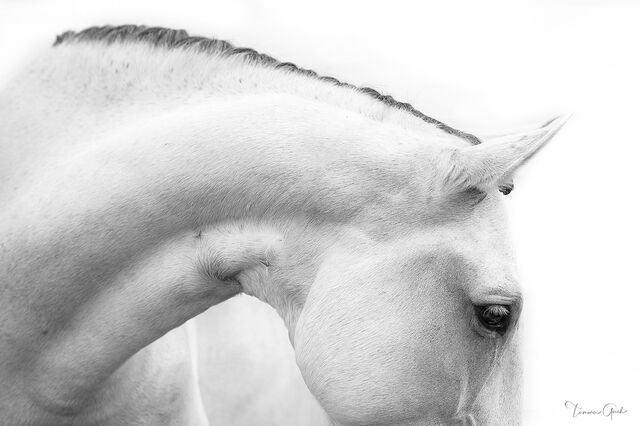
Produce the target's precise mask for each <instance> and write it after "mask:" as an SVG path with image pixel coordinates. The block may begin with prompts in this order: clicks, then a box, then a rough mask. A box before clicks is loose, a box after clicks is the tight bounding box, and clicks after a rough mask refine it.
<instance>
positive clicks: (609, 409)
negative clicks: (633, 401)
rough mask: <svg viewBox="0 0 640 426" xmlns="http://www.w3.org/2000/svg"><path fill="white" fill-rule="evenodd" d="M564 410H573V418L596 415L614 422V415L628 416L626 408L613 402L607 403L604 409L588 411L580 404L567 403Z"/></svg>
mask: <svg viewBox="0 0 640 426" xmlns="http://www.w3.org/2000/svg"><path fill="white" fill-rule="evenodd" d="M564 408H566V409H568V410H571V417H574V418H575V417H579V416H588V415H592V416H593V415H595V416H604V417H608V418H609V420H613V415H614V414H626V413H627V410H625V409H624V407H623V406H622V405H621V406H618V405H617V404H614V403H613V402H607V403H606V404H604V405H603V406H602V408H600V409H598V410H592V409H588V408H584V407H581V406H580V405H579V404H577V403H575V402H571V401H566V402H565V403H564Z"/></svg>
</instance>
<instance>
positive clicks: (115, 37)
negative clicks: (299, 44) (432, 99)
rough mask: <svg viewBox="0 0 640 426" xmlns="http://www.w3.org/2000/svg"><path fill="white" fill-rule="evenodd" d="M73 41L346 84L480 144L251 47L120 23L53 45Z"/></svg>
mask: <svg viewBox="0 0 640 426" xmlns="http://www.w3.org/2000/svg"><path fill="white" fill-rule="evenodd" d="M74 42H102V43H106V44H113V43H123V42H124V43H126V42H138V43H139V42H143V43H148V44H150V45H152V46H155V47H159V48H164V49H185V48H189V49H195V50H197V51H199V52H202V53H204V54H215V55H218V56H223V57H229V56H237V57H241V58H242V59H243V60H244V61H246V62H247V63H251V64H259V65H261V66H264V67H270V68H274V69H284V70H286V71H290V72H293V73H296V74H300V75H304V76H307V77H309V78H313V79H316V80H320V81H324V82H327V83H330V84H333V85H335V86H338V87H348V88H350V89H353V90H356V91H358V92H361V93H364V94H366V95H368V96H370V97H371V98H373V99H375V100H377V101H378V102H382V103H383V104H385V105H387V106H390V107H392V108H396V109H399V110H402V111H406V112H408V113H410V114H412V115H413V116H415V117H417V118H419V119H421V120H423V121H425V122H427V123H430V124H433V125H434V126H436V127H437V128H439V129H440V130H443V131H444V132H446V133H449V134H452V135H455V136H458V137H461V138H463V139H466V140H467V141H469V142H470V143H471V144H473V145H477V144H479V143H480V140H479V139H478V138H477V137H476V136H474V135H472V134H469V133H466V132H463V131H461V130H457V129H454V128H453V127H450V126H448V125H446V124H444V123H442V122H440V121H438V120H436V119H434V118H431V117H429V116H427V115H425V114H423V113H422V112H420V111H418V110H417V109H415V108H414V107H413V106H412V105H410V104H408V103H406V102H399V101H397V100H395V99H394V98H393V97H392V96H389V95H383V94H381V93H379V92H378V91H376V90H374V89H372V88H370V87H356V86H354V85H352V84H349V83H344V82H342V81H340V80H338V79H336V78H334V77H328V76H321V75H318V73H316V72H315V71H311V70H308V69H304V68H300V67H298V66H297V65H295V64H293V63H291V62H280V61H278V60H277V59H275V58H273V57H271V56H269V55H265V54H263V53H258V52H256V51H255V50H253V49H249V48H240V47H235V46H234V45H232V44H231V43H229V42H227V41H225V40H218V39H215V38H205V37H193V36H190V35H189V34H188V33H187V32H186V31H185V30H173V29H169V28H161V27H146V26H140V25H121V26H103V27H91V28H87V29H85V30H82V31H80V32H74V31H67V32H65V33H63V34H60V35H59V36H57V37H56V40H55V42H54V44H53V45H54V46H57V45H61V44H68V43H74Z"/></svg>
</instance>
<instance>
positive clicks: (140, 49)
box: [19, 42, 442, 135]
mask: <svg viewBox="0 0 640 426" xmlns="http://www.w3.org/2000/svg"><path fill="white" fill-rule="evenodd" d="M19 83H20V86H21V87H20V89H19V93H20V97H23V96H27V97H29V95H30V94H32V93H34V92H37V95H36V96H38V97H37V99H38V101H39V103H40V105H42V104H43V101H44V99H45V96H46V98H48V99H49V100H50V101H51V102H52V103H54V104H55V105H54V108H53V109H50V111H49V112H52V113H56V114H64V113H66V114H69V116H73V115H71V114H77V113H78V112H80V113H82V111H83V109H85V108H86V110H87V112H88V114H87V115H88V116H87V117H86V118H85V120H88V119H91V117H93V118H95V119H96V121H97V118H98V117H99V116H100V112H102V111H105V110H110V114H113V110H114V109H115V108H118V109H120V110H121V111H123V112H124V113H128V110H129V109H130V108H134V109H135V108H153V107H154V106H158V105H161V106H162V107H167V105H169V104H171V103H173V102H175V103H182V102H184V101H185V100H188V99H190V98H192V97H194V96H200V97H202V98H212V97H222V96H226V95H236V94H246V93H249V94H256V93H281V94H292V95H295V96H298V97H301V98H305V99H309V100H315V101H319V102H322V103H324V104H328V105H333V106H337V107H340V108H341V109H347V110H349V111H351V112H355V113H358V114H360V115H363V116H365V117H367V118H370V119H372V120H374V121H377V122H384V123H390V124H393V125H395V126H399V127H401V128H404V129H411V130H414V131H418V132H420V133H422V134H425V135H440V134H441V133H442V130H440V129H439V128H438V127H437V126H436V125H434V124H433V123H432V122H425V121H424V120H422V119H420V118H418V117H416V116H414V115H412V114H411V113H409V112H407V111H405V110H402V108H396V107H392V106H390V105H389V104H388V103H385V102H382V101H380V100H376V99H374V98H373V97H372V96H370V95H368V94H366V93H362V92H359V91H358V90H356V89H355V88H354V87H353V86H349V85H344V86H343V85H336V84H334V83H332V82H331V81H323V80H318V79H315V78H312V77H309V76H307V75H305V74H303V73H296V72H289V71H286V70H282V69H274V68H273V67H270V66H265V65H261V64H256V63H252V62H251V61H246V60H244V59H243V58H242V57H240V56H225V55H223V54H215V53H208V52H197V51H194V50H189V49H179V48H176V49H165V48H162V47H153V46H151V45H149V44H147V43H144V42H137V43H135V42H134V43H126V44H123V43H114V44H112V45H104V44H102V43H97V42H94V43H70V44H62V45H59V46H57V47H55V48H52V49H49V50H48V51H47V52H46V53H45V54H43V55H42V57H41V58H40V59H39V60H37V61H35V62H33V63H32V64H31V67H30V68H29V69H28V71H27V72H25V73H24V74H23V75H22V76H21V78H20V79H19ZM30 89H32V90H30ZM34 94H35V93H34ZM43 95H45V96H43ZM25 100H26V99H25ZM45 103H46V101H45ZM31 106H32V107H36V108H38V106H39V105H31Z"/></svg>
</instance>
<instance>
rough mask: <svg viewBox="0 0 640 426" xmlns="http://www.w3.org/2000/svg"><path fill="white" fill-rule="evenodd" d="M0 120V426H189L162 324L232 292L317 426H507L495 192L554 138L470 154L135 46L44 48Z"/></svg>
mask: <svg viewBox="0 0 640 426" xmlns="http://www.w3.org/2000/svg"><path fill="white" fill-rule="evenodd" d="M0 120H1V121H0V124H1V126H0V143H1V145H0V146H1V155H0V327H1V329H0V383H2V386H1V387H0V413H1V420H0V422H2V423H3V424H7V425H53V424H61V425H62V424H64V425H67V424H68V425H125V424H148V425H161V424H163V425H174V424H175V425H186V424H189V425H204V424H207V421H208V420H207V418H206V414H205V410H204V407H203V400H202V397H201V395H200V389H199V386H198V381H197V379H198V377H197V374H198V372H197V366H196V364H195V362H194V360H195V358H194V356H193V355H194V352H195V348H194V346H193V344H192V343H193V339H191V338H190V336H189V335H190V329H189V328H187V327H185V326H183V324H185V322H186V321H188V320H189V319H191V318H194V317H195V316H197V315H198V314H200V313H201V312H203V311H205V310H206V309H208V308H209V307H211V306H213V305H216V304H219V303H221V302H223V301H225V300H227V299H228V298H230V297H232V296H234V295H237V294H239V293H246V294H248V295H252V296H255V297H256V298H258V299H259V300H261V301H263V302H265V303H267V304H269V305H271V306H272V307H273V308H275V310H276V311H277V312H278V314H279V315H280V316H281V317H282V319H283V321H284V324H285V325H286V327H287V329H288V332H289V339H290V341H291V344H292V345H293V347H294V349H295V356H296V362H297V364H298V366H299V368H300V371H301V373H302V377H303V378H304V381H305V383H306V385H307V386H308V389H309V390H310V391H311V393H312V394H313V395H314V396H315V398H316V399H317V401H318V402H319V404H320V406H321V407H322V409H323V410H324V412H326V414H327V416H328V419H329V420H328V421H330V422H333V423H335V424H340V425H405V426H408V425H425V424H429V425H431V424H457V423H462V424H468V425H471V424H482V425H506V424H509V425H512V424H517V423H518V422H519V382H520V367H519V365H520V364H519V358H518V350H517V344H518V330H517V322H518V315H519V313H520V310H521V307H522V298H521V294H520V291H519V288H518V280H517V278H516V273H515V271H514V262H513V259H512V254H511V251H510V248H509V245H508V243H507V238H506V231H505V218H504V214H503V209H502V195H501V194H500V193H499V192H498V188H499V187H500V188H501V190H502V192H505V193H506V192H508V191H509V190H510V183H509V182H510V179H511V176H512V175H513V173H514V171H515V170H516V169H517V168H518V167H519V166H520V165H521V164H522V163H523V162H525V161H526V160H527V159H528V158H530V157H531V156H532V155H533V154H534V153H536V152H537V151H538V150H539V149H540V148H541V147H542V146H543V145H544V144H545V143H546V142H547V141H548V140H549V139H550V138H551V137H552V136H553V134H554V133H555V132H556V131H557V130H558V129H559V128H560V126H561V124H562V120H560V119H554V120H551V121H549V122H547V123H545V124H544V125H542V126H539V127H535V128H532V129H529V130H525V131H521V132H517V133H515V134H507V135H502V136H495V137H491V138H485V139H482V140H480V139H478V138H476V137H475V136H472V135H469V134H466V133H463V132H460V131H457V130H454V129H452V128H450V127H448V126H446V125H444V124H442V123H440V122H438V121H436V120H434V119H431V118H429V117H426V116H425V115H423V114H422V113H420V112H418V111H416V110H415V109H414V108H412V107H411V106H410V105H408V104H403V103H399V102H397V101H395V100H394V99H393V98H390V97H386V96H382V95H380V94H378V93H377V92H375V91H373V90H371V89H366V88H365V89H361V88H356V87H354V86H351V85H348V84H344V83H341V82H339V81H337V80H335V79H332V78H326V77H319V76H317V75H316V74H315V73H313V72H311V71H307V70H303V69H300V68H298V67H296V66H295V65H293V64H287V63H280V62H277V61H276V60H274V59H273V58H270V57H268V56H265V55H261V54H258V53H256V52H255V51H253V50H250V49H237V48H234V47H233V46H231V45H229V44H228V43H226V42H223V41H220V40H210V39H203V38H194V37H189V36H188V35H187V34H186V33H185V32H184V31H174V30H166V29H158V28H144V27H134V26H125V27H115V28H111V27H104V28H92V29H88V30H85V31H82V32H79V33H65V34H63V35H62V36H60V37H59V38H58V40H57V41H56V43H55V45H54V46H53V47H52V48H50V49H49V50H48V51H46V52H44V53H43V54H42V55H41V56H40V57H38V58H36V59H35V60H34V61H33V62H32V63H30V65H28V66H27V67H26V68H25V69H24V70H22V72H20V74H19V75H17V76H16V77H15V78H14V79H13V80H12V81H11V83H10V84H9V85H8V86H7V87H5V88H4V89H3V90H2V92H1V93H0ZM214 309H215V308H214ZM190 342H191V344H190ZM209 343H210V344H211V342H209ZM217 345H218V346H219V348H220V350H221V351H222V350H224V342H223V341H220V342H217ZM200 362H201V363H206V362H207V360H206V359H201V360H200ZM209 380H215V378H209ZM220 397H221V398H224V395H222V396H220ZM212 420H213V419H212Z"/></svg>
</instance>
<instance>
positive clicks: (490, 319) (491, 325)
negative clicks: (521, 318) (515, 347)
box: [474, 305, 511, 336]
mask: <svg viewBox="0 0 640 426" xmlns="http://www.w3.org/2000/svg"><path fill="white" fill-rule="evenodd" d="M474 309H475V313H476V318H477V320H478V323H479V324H480V325H481V326H482V327H483V328H485V329H486V330H488V331H490V332H495V333H498V334H499V335H501V336H502V335H503V334H504V333H506V332H507V329H508V328H509V323H510V321H511V307H510V306H508V305H476V306H474Z"/></svg>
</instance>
